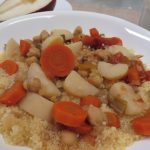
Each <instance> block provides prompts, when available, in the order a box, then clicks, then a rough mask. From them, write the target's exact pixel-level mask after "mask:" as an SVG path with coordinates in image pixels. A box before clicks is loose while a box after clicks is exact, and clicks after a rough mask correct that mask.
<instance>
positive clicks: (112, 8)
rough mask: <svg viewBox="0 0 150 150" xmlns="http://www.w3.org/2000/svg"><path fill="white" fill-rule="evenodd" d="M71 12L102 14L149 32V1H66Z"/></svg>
mask: <svg viewBox="0 0 150 150" xmlns="http://www.w3.org/2000/svg"><path fill="white" fill-rule="evenodd" d="M68 2H69V3H70V4H71V6H72V8H73V10H84V11H94V12H99V13H104V14H108V15H112V16H116V17H120V18H123V19H125V20H128V21H130V22H133V23H135V24H138V25H140V26H142V27H144V28H146V29H147V30H150V0H68Z"/></svg>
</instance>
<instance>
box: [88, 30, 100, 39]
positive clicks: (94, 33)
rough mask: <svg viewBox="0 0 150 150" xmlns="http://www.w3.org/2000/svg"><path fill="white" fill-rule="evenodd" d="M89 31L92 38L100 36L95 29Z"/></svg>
mask: <svg viewBox="0 0 150 150" xmlns="http://www.w3.org/2000/svg"><path fill="white" fill-rule="evenodd" d="M89 31H90V35H91V36H93V37H96V36H97V37H99V36H100V34H99V31H98V30H97V29H96V28H91V29H90V30H89Z"/></svg>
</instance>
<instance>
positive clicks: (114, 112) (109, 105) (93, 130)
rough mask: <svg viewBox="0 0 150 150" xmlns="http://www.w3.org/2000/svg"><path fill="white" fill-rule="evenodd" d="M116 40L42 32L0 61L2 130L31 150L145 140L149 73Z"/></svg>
mask: <svg viewBox="0 0 150 150" xmlns="http://www.w3.org/2000/svg"><path fill="white" fill-rule="evenodd" d="M141 57H142V56H141V55H136V54H134V53H133V52H131V50H130V49H127V48H125V47H124V46H123V41H122V40H121V39H120V38H118V37H106V36H105V35H104V34H102V33H100V32H99V31H98V29H96V28H91V29H89V34H85V33H83V31H82V28H81V27H80V26H78V27H76V28H75V30H74V31H73V32H71V31H69V30H66V29H54V30H52V31H50V32H48V31H46V30H43V31H42V32H41V33H40V34H39V35H37V36H35V37H33V38H32V39H21V40H20V43H19V44H18V43H17V42H16V41H15V40H14V39H10V40H9V41H8V42H7V44H6V45H5V51H4V52H3V53H2V54H1V56H0V118H1V119H0V133H1V134H2V135H3V137H4V139H5V140H6V141H7V142H8V143H10V144H14V145H20V146H28V147H31V148H32V149H34V150H54V149H56V150H63V149H64V150H75V149H78V150H83V149H88V150H99V149H102V150H123V149H125V148H126V147H127V146H128V145H130V144H132V143H133V142H134V141H136V140H140V139H141V138H144V137H147V136H150V111H149V110H150V70H148V69H147V68H146V67H145V65H144V63H143V62H142V61H141Z"/></svg>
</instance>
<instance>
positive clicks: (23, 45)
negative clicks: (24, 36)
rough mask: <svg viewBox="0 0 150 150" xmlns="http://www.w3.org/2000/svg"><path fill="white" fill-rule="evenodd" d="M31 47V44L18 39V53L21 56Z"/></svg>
mask: <svg viewBox="0 0 150 150" xmlns="http://www.w3.org/2000/svg"><path fill="white" fill-rule="evenodd" d="M30 48H31V44H30V43H29V42H28V41H26V40H20V53H21V55H22V56H26V55H27V53H28V52H29V49H30Z"/></svg>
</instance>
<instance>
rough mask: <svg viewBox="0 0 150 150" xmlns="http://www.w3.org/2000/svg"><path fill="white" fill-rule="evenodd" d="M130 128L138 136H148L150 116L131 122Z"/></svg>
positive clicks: (149, 132)
mask: <svg viewBox="0 0 150 150" xmlns="http://www.w3.org/2000/svg"><path fill="white" fill-rule="evenodd" d="M131 123H132V128H133V129H134V131H135V132H136V133H137V134H139V135H144V136H150V115H149V114H148V115H145V116H143V117H138V118H135V119H133V120H132V121H131Z"/></svg>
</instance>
